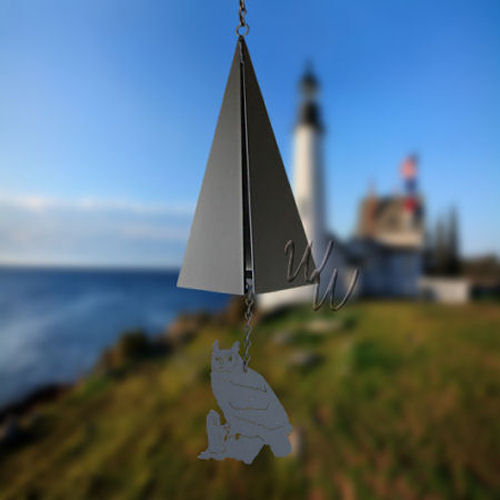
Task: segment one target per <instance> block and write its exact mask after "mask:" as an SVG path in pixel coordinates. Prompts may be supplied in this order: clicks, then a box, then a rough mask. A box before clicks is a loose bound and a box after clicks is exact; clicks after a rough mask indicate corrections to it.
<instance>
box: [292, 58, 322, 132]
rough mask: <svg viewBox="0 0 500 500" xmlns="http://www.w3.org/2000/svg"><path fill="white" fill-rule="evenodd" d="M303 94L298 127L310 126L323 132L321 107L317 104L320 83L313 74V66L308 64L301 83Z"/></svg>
mask: <svg viewBox="0 0 500 500" xmlns="http://www.w3.org/2000/svg"><path fill="white" fill-rule="evenodd" d="M299 88H300V92H301V102H300V106H299V116H298V119H297V126H299V125H309V126H311V127H314V128H316V129H317V130H318V131H320V132H321V131H323V122H322V120H321V116H320V112H319V107H318V103H317V94H318V90H319V83H318V80H317V78H316V76H315V75H314V73H313V72H312V69H311V65H310V64H309V63H308V64H307V67H306V70H305V72H304V74H303V75H302V78H301V79H300V82H299Z"/></svg>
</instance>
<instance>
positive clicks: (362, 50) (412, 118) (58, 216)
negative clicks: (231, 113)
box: [0, 0, 500, 266]
mask: <svg viewBox="0 0 500 500" xmlns="http://www.w3.org/2000/svg"><path fill="white" fill-rule="evenodd" d="M237 3H238V2H237V1H236V0H234V1H233V0H231V1H229V0H218V1H216V2H201V1H199V0H198V1H194V0H182V1H181V0H178V1H175V2H174V1H166V0H149V1H145V0H72V1H71V2H68V1H66V0H59V1H55V0H45V1H44V2H33V1H29V0H10V1H9V0H0V262H26V263H52V264H53V263H59V264H103V265H104V264H117V265H127V264H132V265H164V266H172V265H178V264H180V262H181V259H182V255H183V249H184V246H185V242H186V238H187V235H188V231H189V225H190V220H191V215H192V211H193V208H194V205H195V202H196V198H197V194H198V190H199V188H200V185H201V179H202V175H203V171H204V168H205V163H206V159H207V156H208V151H209V148H210V144H211V140H212V136H213V132H214V128H215V123H216V118H217V113H218V110H219V106H220V103H221V99H222V93H223V89H224V85H225V81H226V78H227V73H228V70H229V65H230V61H231V57H232V53H233V50H234V44H235V41H236V39H235V34H234V27H235V25H236V22H237ZM247 8H248V15H247V20H248V23H249V24H250V26H251V31H250V35H249V36H248V38H247V42H248V45H249V49H250V52H251V54H252V58H253V62H254V66H255V69H256V72H257V76H258V78H259V81H260V84H261V88H262V91H263V94H264V97H265V100H266V104H267V106H268V111H269V114H270V117H271V121H272V123H273V126H274V130H275V134H276V137H277V140H278V143H279V146H280V148H281V152H282V155H283V159H284V161H285V164H286V166H287V169H288V171H289V172H291V169H290V162H291V146H292V130H293V122H294V119H295V114H296V106H297V85H296V84H297V79H298V77H299V76H300V74H301V72H302V71H303V69H304V65H305V61H306V60H308V59H310V60H312V62H313V66H314V69H315V71H316V73H317V74H318V76H319V78H320V80H321V83H322V92H321V102H322V107H323V116H324V120H325V123H326V126H327V134H326V136H325V154H326V170H327V174H326V176H327V182H326V188H327V192H328V220H329V224H330V226H331V227H332V228H333V229H334V230H335V231H336V232H338V233H339V234H341V235H343V236H348V235H349V234H350V232H351V231H352V229H353V226H354V223H355V218H356V211H357V204H358V202H359V199H360V197H361V196H362V195H363V194H364V193H365V192H366V190H367V186H368V184H369V182H370V180H372V181H373V182H374V183H375V185H376V188H377V191H378V192H379V193H391V192H393V191H395V190H396V189H399V188H400V180H399V176H398V166H399V163H400V162H401V160H402V158H403V157H404V156H405V155H406V154H408V153H409V152H412V151H417V152H418V153H419V154H420V156H421V173H420V186H421V190H422V192H423V194H424V196H425V198H426V202H427V208H428V217H429V219H430V221H431V222H433V221H434V220H435V218H436V216H437V215H439V214H440V213H443V212H445V211H446V210H448V208H449V207H450V206H451V205H456V206H457V207H458V213H459V218H460V224H461V243H462V249H463V251H464V252H465V253H466V254H468V255H471V254H479V253H484V252H496V253H498V254H500V230H499V227H500V224H499V220H500V91H499V89H500V57H499V54H500V29H499V28H498V27H499V26H500V2H498V1H496V0H480V1H472V0H470V1H467V2H465V1H461V0H418V1H417V0H406V1H401V0H381V1H379V2H373V1H372V0H358V1H356V2H353V1H352V0H334V1H331V0H329V1H326V0H324V1H317V0H312V1H308V2H303V1H298V0H297V1H295V0H291V1H290V0H288V1H287V2H284V1H281V0H273V1H269V0H247Z"/></svg>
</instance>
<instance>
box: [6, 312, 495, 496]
mask: <svg viewBox="0 0 500 500" xmlns="http://www.w3.org/2000/svg"><path fill="white" fill-rule="evenodd" d="M194 333H196V334H195V335H194V336H193V337H192V338H191V339H190V340H189V341H188V342H185V343H184V344H182V345H180V346H179V347H177V348H175V349H173V350H172V351H171V352H165V353H163V354H158V353H156V354H155V355H152V354H144V353H146V352H147V349H141V348H138V349H137V351H138V352H139V353H143V354H142V355H137V356H135V355H133V349H132V350H131V353H132V354H131V353H130V352H129V353H128V354H127V352H125V354H124V353H123V352H122V355H121V356H120V355H115V357H113V356H112V355H109V356H111V357H112V358H113V359H114V361H113V363H111V364H110V366H112V368H109V366H108V368H107V369H101V370H98V371H97V372H96V373H95V374H93V375H91V376H89V377H88V378H86V379H84V380H82V381H81V382H79V383H78V384H77V385H76V386H75V387H74V388H72V389H71V390H69V391H68V392H67V393H65V394H64V395H63V396H61V397H59V398H58V399H56V400H55V401H53V402H49V403H45V404H43V405H41V406H40V407H38V408H37V409H36V410H35V411H32V412H30V413H29V414H26V415H24V416H23V417H22V418H21V419H20V421H19V426H20V428H21V429H22V436H23V438H22V439H18V440H17V441H16V442H15V443H13V444H12V443H11V444H10V445H9V446H7V445H4V446H3V447H2V448H0V498H16V499H17V498H50V499H72V500H73V499H75V500H76V499H80V498H89V499H103V498H106V499H107V498H120V499H129V498H130V499H133V498H148V499H149V498H159V499H171V498H182V499H191V498H192V499H201V498H217V499H225V498H228V499H229V498H231V499H233V498H249V499H250V498H252V499H254V498H266V499H267V498H273V499H274V498H275V499H281V498H282V499H285V498H286V499H294V498H309V499H314V500H319V499H322V498H343V499H379V498H380V499H429V500H431V499H441V498H443V499H460V498H463V499H475V498H477V499H494V498H500V308H499V307H498V306H496V305H488V304H478V305H468V306H465V307H460V308H458V307H444V306H439V305H432V304H410V303H360V304H353V305H349V306H347V307H346V308H345V309H343V310H342V311H340V312H338V313H333V312H331V311H329V310H324V311H321V312H319V313H313V312H312V311H310V309H297V310H294V311H291V312H289V313H286V314H283V315H281V316H277V317H274V318H269V319H267V320H264V321H262V322H260V323H259V324H258V325H257V327H256V331H255V335H256V338H255V343H254V347H253V350H252V356H253V357H252V363H251V365H252V367H253V368H254V369H256V370H257V371H259V372H260V373H261V374H262V375H264V377H265V378H266V379H267V380H268V381H269V383H270V384H271V386H272V387H273V388H274V390H275V392H276V393H277V395H278V396H279V397H280V399H281V401H282V403H283V405H284V407H285V408H286V410H287V412H288V415H289V418H290V421H291V423H292V425H293V427H294V434H293V435H292V441H293V445H294V452H293V455H292V456H290V457H287V458H284V459H275V458H274V457H273V455H272V453H271V452H270V450H269V449H268V448H267V447H266V448H264V449H263V450H262V452H261V453H260V455H259V456H258V457H257V458H256V460H255V462H254V464H253V465H251V466H247V465H244V464H241V463H239V462H236V461H234V460H225V461H222V462H216V461H208V462H207V461H201V460H198V459H197V458H196V457H197V455H198V453H199V452H200V451H202V450H204V449H205V448H206V444H207V442H206V434H205V416H206V414H207V413H208V411H209V410H210V409H211V408H214V409H218V408H217V405H216V402H215V400H214V398H213V396H212V393H211V389H210V383H209V377H210V375H209V373H210V370H209V361H210V352H211V346H212V344H213V342H214V340H215V339H219V343H220V345H221V347H223V348H224V347H229V346H230V345H231V344H232V342H233V341H234V340H235V339H240V338H241V328H238V327H235V326H233V327H229V326H223V325H221V324H220V322H217V321H215V320H210V319H207V320H206V321H205V323H204V325H203V327H202V328H200V329H199V331H197V332H194ZM139 344H140V342H139ZM115 354H116V353H115ZM109 356H108V357H109ZM108 364H109V363H108Z"/></svg>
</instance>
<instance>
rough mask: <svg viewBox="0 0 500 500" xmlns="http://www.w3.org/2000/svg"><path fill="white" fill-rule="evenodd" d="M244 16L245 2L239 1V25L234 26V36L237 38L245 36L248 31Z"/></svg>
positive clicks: (243, 0)
mask: <svg viewBox="0 0 500 500" xmlns="http://www.w3.org/2000/svg"><path fill="white" fill-rule="evenodd" d="M246 14H247V8H246V6H245V0H240V10H239V12H238V15H239V17H240V24H238V26H236V34H237V35H238V36H246V35H248V32H249V31H250V26H248V24H247V22H246V21H245V16H246ZM242 30H243V31H242Z"/></svg>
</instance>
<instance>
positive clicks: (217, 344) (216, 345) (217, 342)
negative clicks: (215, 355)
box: [213, 340, 219, 351]
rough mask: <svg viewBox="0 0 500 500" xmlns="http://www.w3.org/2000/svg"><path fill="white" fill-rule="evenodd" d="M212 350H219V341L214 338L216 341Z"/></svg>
mask: <svg viewBox="0 0 500 500" xmlns="http://www.w3.org/2000/svg"><path fill="white" fill-rule="evenodd" d="M213 350H214V351H218V350H219V341H218V340H216V341H215V342H214V346H213Z"/></svg>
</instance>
